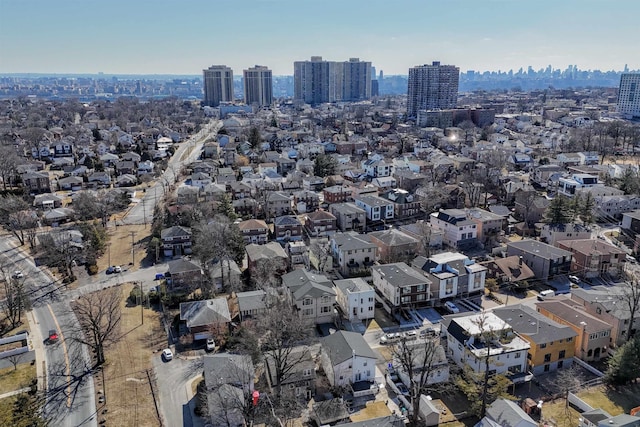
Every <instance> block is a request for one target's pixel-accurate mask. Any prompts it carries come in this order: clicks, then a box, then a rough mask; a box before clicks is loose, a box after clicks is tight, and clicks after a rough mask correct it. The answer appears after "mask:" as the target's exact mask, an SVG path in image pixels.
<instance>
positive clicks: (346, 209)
mask: <svg viewBox="0 0 640 427" xmlns="http://www.w3.org/2000/svg"><path fill="white" fill-rule="evenodd" d="M330 209H331V211H332V212H338V213H341V214H345V215H346V214H364V209H362V208H360V207H358V206H356V205H355V204H354V203H349V202H347V203H333V204H332V205H331V206H330Z"/></svg>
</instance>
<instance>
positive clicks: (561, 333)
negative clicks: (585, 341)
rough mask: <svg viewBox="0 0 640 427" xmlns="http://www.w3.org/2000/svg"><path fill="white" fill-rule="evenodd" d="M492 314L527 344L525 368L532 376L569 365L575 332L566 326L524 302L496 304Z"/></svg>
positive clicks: (573, 347) (573, 349) (571, 358)
mask: <svg viewBox="0 0 640 427" xmlns="http://www.w3.org/2000/svg"><path fill="white" fill-rule="evenodd" d="M493 313H494V314H495V315H496V316H498V317H499V318H500V319H502V320H504V321H505V322H507V323H509V325H511V327H512V328H513V330H514V331H516V332H517V333H518V334H519V335H520V336H521V337H522V338H524V339H525V340H526V341H527V342H528V343H529V346H530V347H529V353H528V354H527V360H528V362H527V363H528V368H527V369H528V370H529V371H530V372H532V373H533V374H534V375H541V374H543V373H546V372H550V371H555V370H558V369H564V368H569V367H571V365H572V363H573V356H574V352H575V342H574V340H575V339H576V337H577V336H578V334H577V333H576V332H575V331H574V330H573V329H571V328H570V327H569V326H566V325H561V324H559V323H557V322H555V321H553V320H551V319H550V318H548V317H545V316H543V315H542V314H540V313H538V312H537V311H535V310H534V309H533V308H531V307H529V306H527V305H523V304H518V305H511V306H508V307H498V308H496V309H494V310H493Z"/></svg>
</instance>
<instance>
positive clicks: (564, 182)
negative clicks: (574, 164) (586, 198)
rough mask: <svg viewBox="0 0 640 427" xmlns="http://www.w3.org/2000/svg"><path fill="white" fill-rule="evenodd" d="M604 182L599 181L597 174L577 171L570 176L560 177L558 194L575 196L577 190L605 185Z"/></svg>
mask: <svg viewBox="0 0 640 427" xmlns="http://www.w3.org/2000/svg"><path fill="white" fill-rule="evenodd" d="M603 186H604V184H602V183H599V182H598V177H597V176H596V175H589V174H586V173H575V174H573V175H571V177H570V178H560V179H559V180H558V194H560V195H563V196H566V197H573V196H574V195H575V194H576V192H579V190H581V189H583V188H591V187H603Z"/></svg>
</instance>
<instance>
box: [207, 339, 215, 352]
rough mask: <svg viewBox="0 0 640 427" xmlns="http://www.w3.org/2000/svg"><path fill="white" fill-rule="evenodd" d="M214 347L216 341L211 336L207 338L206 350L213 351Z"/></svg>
mask: <svg viewBox="0 0 640 427" xmlns="http://www.w3.org/2000/svg"><path fill="white" fill-rule="evenodd" d="M215 349H216V342H215V340H214V339H213V338H209V339H208V340H207V351H213V350H215Z"/></svg>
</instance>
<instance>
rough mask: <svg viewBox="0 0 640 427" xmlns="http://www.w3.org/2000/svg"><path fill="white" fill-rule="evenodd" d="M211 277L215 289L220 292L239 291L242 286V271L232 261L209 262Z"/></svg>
mask: <svg viewBox="0 0 640 427" xmlns="http://www.w3.org/2000/svg"><path fill="white" fill-rule="evenodd" d="M209 264H210V265H209V276H210V277H211V284H212V285H213V289H214V290H215V291H216V292H218V293H221V292H224V291H228V290H229V289H237V288H238V287H241V284H242V278H241V276H242V271H240V267H238V264H237V263H236V262H235V261H234V260H232V259H223V260H221V261H218V260H215V261H213V260H212V261H209Z"/></svg>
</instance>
